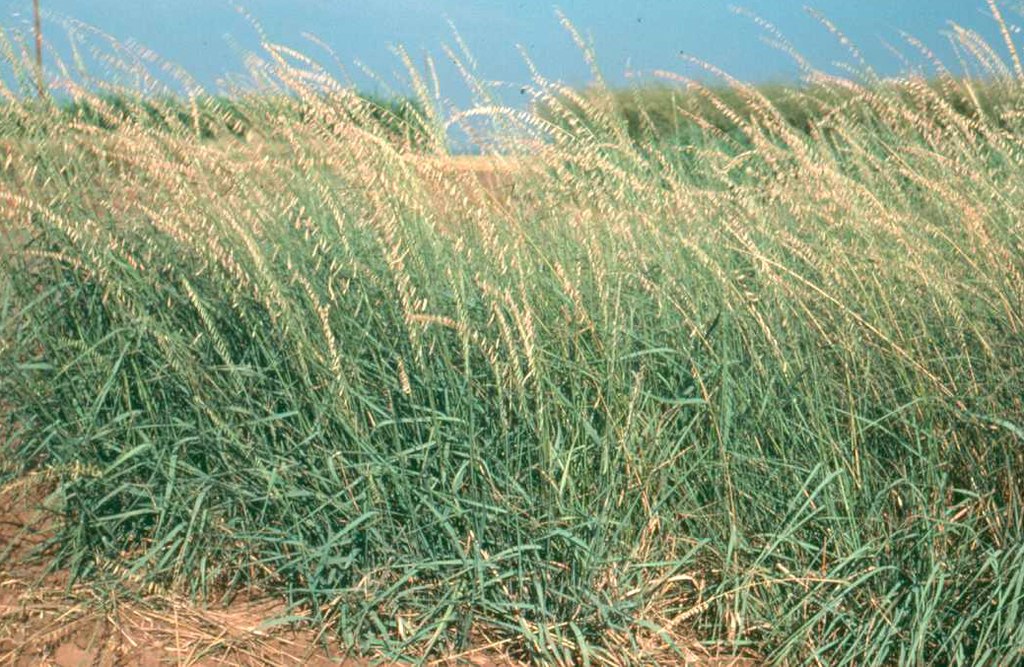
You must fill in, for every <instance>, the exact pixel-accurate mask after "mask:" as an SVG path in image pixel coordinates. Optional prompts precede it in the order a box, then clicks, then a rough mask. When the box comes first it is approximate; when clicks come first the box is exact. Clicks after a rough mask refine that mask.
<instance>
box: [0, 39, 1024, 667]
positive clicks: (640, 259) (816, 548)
mask: <svg viewBox="0 0 1024 667" xmlns="http://www.w3.org/2000/svg"><path fill="white" fill-rule="evenodd" d="M962 38H963V39H965V40H966V39H968V37H966V36H962ZM267 48H268V49H269V51H270V52H271V54H272V55H277V56H280V57H277V58H272V59H271V61H272V70H270V73H272V74H273V75H274V77H275V80H276V81H277V83H278V85H279V86H281V87H285V88H287V89H289V90H290V91H291V93H292V95H293V96H294V99H296V100H299V101H300V102H301V105H302V111H303V113H302V114H301V115H288V116H282V115H280V114H275V113H270V112H269V111H268V112H267V113H262V114H260V113H251V114H250V115H249V122H250V123H251V124H252V125H251V126H252V127H253V128H254V133H253V134H252V135H251V136H250V138H249V140H247V141H241V140H232V139H230V138H229V139H227V140H225V141H219V142H210V141H203V140H202V136H201V134H202V133H201V132H197V131H196V127H195V125H194V124H190V123H176V124H168V125H167V126H166V127H153V126H151V125H148V124H147V123H146V122H143V120H142V119H141V118H140V117H138V116H133V115H130V114H129V115H126V116H124V117H123V118H122V119H121V120H119V122H118V123H117V124H116V126H114V127H113V128H112V129H100V128H97V127H96V126H95V124H92V123H86V122H82V121H80V120H77V119H75V118H74V117H69V116H67V115H61V114H55V113H53V112H52V111H49V110H48V109H52V108H51V107H40V106H38V105H36V104H35V103H33V102H29V101H24V102H23V101H18V100H12V101H11V102H10V103H9V107H8V112H9V113H10V114H11V115H12V116H14V117H17V118H18V119H19V122H26V123H30V124H32V123H36V124H38V127H39V128H41V129H42V128H45V131H40V132H37V133H35V134H34V135H33V136H32V138H31V140H27V139H25V140H15V139H10V140H5V141H6V143H4V144H3V148H2V150H3V151H4V152H3V153H2V154H0V166H2V172H0V203H2V208H0V211H2V213H0V220H2V224H3V230H4V235H3V237H0V238H2V240H0V244H3V246H4V249H3V254H2V258H0V396H2V399H0V403H2V412H3V414H2V419H3V425H2V427H0V432H3V431H6V432H7V433H8V434H9V438H8V441H7V443H6V444H4V445H3V449H2V450H0V452H2V454H0V471H2V477H0V481H2V482H3V483H4V484H5V485H6V488H7V489H8V490H10V489H13V488H15V487H17V488H21V489H24V488H25V487H35V488H38V489H40V490H41V491H44V492H45V493H47V494H48V496H47V499H46V504H47V506H49V507H50V508H52V509H53V511H54V512H55V514H56V516H57V518H58V519H59V521H58V524H57V532H56V533H55V535H54V536H53V538H52V540H51V548H52V550H51V551H50V553H51V554H52V559H53V566H54V567H65V568H70V570H71V571H72V572H73V573H74V575H75V576H76V577H85V578H94V579H96V580H97V581H100V582H108V583H109V582H112V581H115V582H116V581H121V582H131V583H132V586H133V590H141V589H140V588H139V585H144V587H145V588H146V589H148V590H151V591H159V590H175V591H185V592H188V593H190V594H193V595H195V596H197V597H199V598H204V599H214V600H216V599H230V598H231V597H232V596H234V595H236V594H238V593H241V592H246V591H256V592H258V593H260V594H267V595H273V596H280V597H282V598H284V599H285V600H287V602H288V603H289V605H290V606H289V609H290V613H291V614H293V616H291V617H289V618H286V619H282V620H283V621H303V622H310V623H313V624H316V625H318V626H320V627H323V628H326V629H327V631H329V632H330V633H333V634H334V635H336V636H337V637H339V638H340V639H341V640H342V641H343V642H345V644H346V645H348V646H351V647H353V650H357V651H359V652H367V653H377V654H379V655H383V656H387V657H391V658H399V657H403V656H405V657H412V658H418V657H422V656H428V655H434V654H439V653H440V654H444V653H451V652H457V651H459V650H461V649H463V648H465V647H467V646H470V645H483V644H488V643H493V644H494V645H495V646H497V647H499V648H500V650H503V651H506V652H508V653H509V654H511V655H517V656H520V657H522V658H524V659H529V660H536V661H539V662H546V663H548V662H549V663H561V664H574V663H583V664H613V663H622V662H639V661H641V660H664V661H666V662H673V661H679V660H682V659H685V658H688V657H693V656H694V655H699V654H700V653H701V652H704V651H716V650H724V651H729V652H748V653H750V654H753V655H759V656H761V657H764V658H766V659H768V660H770V661H774V662H780V663H787V664H790V663H792V664H805V663H806V664H835V665H844V664H856V665H865V664H921V663H925V662H927V663H948V664H972V665H979V664H992V665H1001V664H1009V663H1012V662H1014V661H1016V660H1020V659H1021V658H1022V656H1024V653H1022V651H1024V543H1022V541H1021V536H1022V530H1024V523H1022V522H1024V498H1022V491H1021V489H1022V488H1024V484H1022V482H1024V480H1022V475H1024V404H1022V396H1024V377H1022V371H1021V369H1022V368H1024V276H1022V273H1024V230H1022V223H1021V217H1020V213H1019V211H1021V210H1024V176H1022V174H1024V170H1022V167H1024V134H1022V130H1024V125H1022V119H1021V116H1020V114H1019V109H1020V108H1021V103H1022V101H1024V88H1022V87H1021V84H1020V82H1019V81H1018V80H1017V79H1015V78H1013V75H1006V76H1004V77H1003V78H1002V79H1000V81H1002V82H1003V88H1002V89H1001V91H1002V92H1001V94H1000V95H999V96H998V98H994V99H993V98H986V99H981V98H982V97H985V96H986V95H987V91H988V90H989V88H987V87H986V86H976V85H975V83H974V82H973V81H972V80H971V79H963V78H953V77H944V78H942V79H941V83H942V86H940V87H936V86H932V85H928V84H927V82H925V81H923V80H919V79H914V78H908V79H906V80H904V81H903V82H902V83H901V84H900V85H899V86H895V85H893V86H873V85H870V82H868V83H862V82H859V81H857V80H853V79H851V80H836V79H832V80H831V81H830V83H829V84H828V85H829V86H831V87H832V88H830V90H833V89H834V90H835V94H836V97H835V100H836V101H835V102H834V103H833V102H832V101H830V100H831V99H833V98H830V97H829V96H828V95H822V97H821V104H823V105H826V106H827V113H823V114H821V119H820V120H818V121H815V122H813V123H812V126H811V127H809V128H808V129H807V131H806V132H796V131H794V130H793V128H792V126H791V125H790V124H788V123H786V122H785V121H784V119H783V118H782V117H781V114H780V113H779V110H778V109H777V107H776V106H775V105H774V104H773V103H772V101H770V100H768V99H766V98H764V97H763V96H762V95H761V94H760V93H759V92H758V91H757V90H756V89H753V88H750V87H747V86H744V85H743V84H740V83H733V84H732V90H733V91H734V94H735V95H737V96H738V97H740V98H742V99H744V100H746V102H747V106H748V108H749V114H748V115H747V116H745V117H744V116H740V115H736V117H735V119H734V123H735V126H736V128H737V130H738V131H739V132H740V133H741V134H742V137H743V141H742V142H737V141H736V139H735V138H733V137H730V136H729V135H728V134H725V133H722V132H721V131H719V129H718V128H716V127H715V126H714V124H712V123H705V124H701V123H699V122H698V123H697V126H698V128H699V133H697V134H696V135H695V136H694V140H693V141H689V142H686V143H685V144H674V145H672V144H670V145H665V144H662V145H659V146H657V147H655V145H654V142H653V141H652V142H648V143H645V142H643V141H637V140H636V138H635V135H631V133H630V132H629V128H628V124H627V122H626V121H625V120H624V119H623V117H622V116H621V115H619V114H616V113H615V112H614V110H613V109H611V108H610V107H608V106H607V105H603V104H602V103H601V101H600V100H597V101H595V100H592V99H587V97H586V96H582V95H573V94H572V91H568V90H567V89H565V88H563V87H561V86H559V85H557V84H554V83H551V82H548V81H546V80H545V79H543V78H542V77H541V76H540V75H539V74H538V75H537V78H536V80H535V81H534V82H533V86H532V89H531V90H532V92H533V94H534V96H535V97H536V99H537V100H538V101H539V102H540V103H543V104H546V105H548V108H549V109H550V110H551V113H553V114H555V116H559V115H560V116H561V117H564V118H566V119H567V123H566V125H565V127H560V126H559V124H558V123H554V122H550V121H549V120H545V119H544V118H541V117H538V116H535V115H531V114H529V113H525V112H521V111H517V110H515V109H504V108H501V107H499V106H488V107H481V108H479V109H477V110H475V111H473V112H471V113H467V114H463V116H462V118H478V117H484V118H487V119H491V120H493V121H494V125H495V127H502V128H507V134H506V135H503V137H499V139H500V140H501V141H503V142H504V144H505V145H506V148H510V149H512V148H515V146H516V145H518V144H517V142H519V141H521V140H522V139H523V138H526V139H528V140H529V141H528V142H526V144H524V145H529V146H536V145H537V141H538V140H542V144H543V147H542V148H541V149H539V150H538V149H535V148H534V149H530V150H529V151H528V150H526V149H524V150H522V151H520V153H519V154H518V156H517V155H516V154H515V153H514V152H512V153H511V154H509V155H507V156H506V157H505V158H504V159H506V160H507V161H509V162H510V163H511V164H512V165H513V166H514V169H513V170H511V173H513V174H514V179H515V189H514V192H513V194H512V195H511V196H510V197H507V198H497V197H492V196H489V193H488V192H486V191H483V190H481V186H480V185H479V183H478V182H477V181H476V180H475V179H473V178H470V177H462V176H459V175H458V174H454V175H453V174H451V173H450V172H449V171H447V170H445V169H444V167H443V161H442V162H439V161H436V160H433V161H431V160H424V159H422V155H419V154H417V153H410V152H408V151H405V150H404V149H402V148H399V147H397V146H396V144H395V143H394V142H392V141H390V140H388V137H389V136H391V135H390V134H389V132H388V131H387V128H384V127H379V124H378V123H377V122H376V121H375V120H374V119H373V118H372V116H371V115H370V114H369V113H368V112H367V111H366V110H365V109H364V108H363V107H362V106H361V103H360V102H359V98H358V96H355V95H353V94H352V93H351V92H349V91H347V90H345V89H344V88H342V87H340V86H337V85H334V84H332V83H331V81H330V80H329V79H328V78H326V75H325V74H324V73H323V72H322V71H320V70H318V69H316V68H315V66H314V65H312V64H310V63H308V62H298V63H297V64H296V61H295V60H294V59H291V58H289V59H286V58H285V57H283V55H282V52H281V51H280V50H278V49H277V47H274V46H272V45H268V46H267ZM968 52H970V50H968ZM985 53H986V54H987V52H985ZM986 57H987V56H986ZM989 66H990V67H992V68H995V67H996V66H995V65H994V64H992V63H989ZM994 72H995V75H999V76H1002V75H1001V74H1000V71H999V70H998V69H997V68H996V69H994ZM311 80H313V81H315V83H316V85H315V86H314V85H313V84H311V83H310V81H311ZM822 85H825V84H822ZM689 86H690V90H691V91H697V92H698V93H700V94H703V95H706V96H708V99H709V100H712V102H711V103H712V104H713V105H714V106H715V107H716V108H720V110H722V111H723V112H724V109H725V107H726V106H727V105H724V104H723V105H721V106H720V105H719V104H717V103H715V102H714V101H713V99H714V95H715V92H714V91H713V90H710V89H703V88H699V87H698V84H696V83H693V82H690V83H689ZM325 91H328V92H327V93H325ZM80 94H81V95H89V94H88V93H85V92H81V91H80ZM610 94H611V93H610V92H609V93H608V95H610ZM951 96H955V98H956V99H962V98H965V99H969V100H977V106H978V107H979V108H984V107H985V105H990V104H991V105H995V107H994V108H996V110H997V112H998V118H999V121H998V122H996V121H995V120H993V115H992V114H991V113H988V112H986V113H965V112H964V111H963V110H961V109H960V108H959V107H957V106H956V105H955V104H953V103H952V102H951ZM566 99H571V101H572V104H571V108H570V105H569V103H568V102H565V100H566ZM85 101H87V102H89V103H90V104H92V105H94V106H96V105H98V104H100V103H102V99H101V98H99V97H95V96H94V97H88V98H85ZM424 103H425V104H429V100H426V101H425V102H424ZM152 104H153V105H154V106H155V107H156V108H157V109H162V108H166V109H168V110H171V109H176V108H177V107H176V106H174V105H173V104H171V105H170V106H167V107H163V106H161V105H164V104H165V103H164V102H159V101H153V102H152ZM97 108H101V107H98V106H97ZM256 108H257V109H259V107H256ZM266 108H267V109H268V110H269V109H270V107H269V106H268V107H266ZM581 113H582V114H583V115H584V117H585V119H586V121H587V122H586V123H576V122H574V121H573V118H574V117H578V116H579V115H580V114H581ZM353 118H358V119H361V120H360V122H354V120H353ZM430 118H437V116H436V115H434V114H433V112H431V114H427V115H425V117H424V122H427V123H430V122H432V121H431V120H430ZM698 119H699V117H698ZM566 128H568V129H566ZM440 132H441V130H440V129H437V130H436V133H435V134H434V136H435V137H437V136H440ZM432 145H434V146H435V150H437V151H440V150H441V148H440V142H437V143H435V144H432Z"/></svg>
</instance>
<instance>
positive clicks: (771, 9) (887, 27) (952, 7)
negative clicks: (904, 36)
mask: <svg viewBox="0 0 1024 667" xmlns="http://www.w3.org/2000/svg"><path fill="white" fill-rule="evenodd" d="M238 1H239V2H240V3H241V4H243V5H244V6H245V8H246V9H247V10H248V11H249V12H250V13H251V15H252V16H253V17H254V18H256V19H257V20H258V21H259V22H260V23H261V24H262V26H263V28H264V29H265V31H266V34H267V36H268V38H269V39H271V40H272V41H275V42H279V43H282V44H285V45H288V46H291V47H293V48H296V49H298V50H300V51H302V52H304V53H308V54H309V55H312V56H314V57H316V58H318V59H320V60H321V61H323V62H330V58H329V57H328V56H327V55H326V54H325V53H324V52H323V51H322V50H321V49H320V47H318V46H316V45H314V44H312V43H311V42H309V41H307V39H306V38H304V37H303V33H312V34H314V35H316V36H317V37H318V38H320V39H321V40H323V41H324V42H326V43H327V44H329V45H330V46H331V47H332V48H333V49H334V50H335V51H336V52H337V56H338V58H339V60H340V61H341V62H342V63H343V64H344V65H346V69H347V70H348V71H349V72H350V73H351V74H352V80H353V81H354V82H355V83H356V84H358V85H360V86H361V87H363V88H370V89H374V88H377V89H378V92H384V91H383V88H382V87H381V84H379V83H375V82H373V81H372V80H371V79H369V78H367V77H365V76H364V75H363V74H362V73H361V72H360V70H359V68H358V67H354V66H353V63H355V62H356V61H359V62H361V63H363V64H365V66H366V67H368V68H370V69H371V70H373V71H375V72H377V73H378V74H380V76H381V79H382V80H383V81H384V82H387V83H388V84H396V82H399V83H397V84H396V85H397V87H398V88H399V90H402V87H401V83H400V81H401V80H402V79H403V78H404V75H403V73H402V72H403V68H402V66H401V64H400V62H399V61H398V59H397V58H396V57H395V55H394V54H393V53H392V51H391V48H390V47H391V46H392V45H394V44H403V45H404V46H405V47H406V48H407V49H408V51H409V53H410V55H411V56H412V57H413V59H414V61H415V62H416V63H417V64H420V63H422V62H423V56H424V54H426V53H429V54H432V55H433V56H434V57H435V58H436V59H437V61H438V63H439V73H440V78H441V83H442V92H443V93H444V94H445V96H447V97H449V98H451V99H453V100H455V101H456V102H457V103H465V102H467V101H468V96H467V95H466V93H465V87H464V86H463V85H462V84H461V83H460V82H459V78H458V75H457V74H456V73H455V70H454V68H452V67H450V66H447V65H446V63H445V57H444V54H443V51H442V50H441V45H442V44H444V43H447V44H453V42H454V40H453V35H452V32H451V29H450V27H449V25H448V23H447V19H450V20H451V21H452V22H453V23H454V24H455V25H456V26H457V27H458V29H459V31H460V32H461V34H462V36H463V38H464V39H465V41H466V43H467V44H468V45H469V47H470V49H471V50H472V51H473V52H474V54H475V56H476V58H477V60H478V62H479V70H478V72H479V73H480V74H481V75H482V76H484V77H486V78H488V79H493V80H499V81H504V82H508V84H509V88H510V90H515V89H516V88H517V87H518V85H519V84H521V83H523V82H525V81H527V80H528V78H529V72H528V70H527V68H526V66H525V64H524V62H523V59H522V57H521V56H520V54H519V52H518V50H517V45H522V46H523V47H524V48H525V49H526V51H527V52H528V53H529V55H530V56H531V57H532V58H533V59H534V60H535V61H536V63H537V64H538V66H539V68H540V70H541V72H542V73H543V74H544V75H545V76H547V77H548V78H551V79H560V80H564V81H566V82H568V83H571V84H577V85H578V84H584V83H586V82H588V81H589V80H590V75H589V70H588V68H587V66H586V63H585V62H584V61H583V58H582V57H581V55H580V53H579V50H578V48H577V47H576V46H575V45H574V44H573V42H572V40H571V39H570V37H569V36H568V35H567V33H566V31H565V30H564V29H563V28H562V27H561V26H560V25H559V22H558V20H557V18H556V16H555V9H556V4H554V3H549V2H547V1H545V0H529V1H522V2H518V1H499V0H486V1H480V0H476V1H473V0H432V1H431V0H422V1H417V0H358V1H356V0H287V1H286V0H238ZM233 4H234V3H233V2H229V0H42V5H43V8H44V10H45V11H46V19H45V21H44V24H45V31H46V34H47V36H48V38H50V39H51V40H52V41H53V42H54V43H55V44H56V45H57V47H56V48H57V51H58V52H61V53H65V52H66V50H65V48H64V47H62V46H60V44H61V43H62V35H63V34H64V32H65V29H64V28H63V27H62V25H61V23H62V20H63V19H64V18H65V17H72V18H75V19H79V20H81V21H84V22H85V23H88V24H91V25H93V26H96V27H98V28H100V29H102V30H104V31H106V32H108V33H110V34H112V35H113V36H115V37H117V38H118V39H121V40H128V39H134V40H136V41H137V42H139V43H141V44H143V45H145V46H146V47H148V48H150V49H152V50H153V51H155V52H157V53H159V54H160V55H161V56H163V57H165V58H167V59H168V60H170V61H173V62H175V63H177V64H179V65H181V66H183V67H184V68H185V69H186V70H188V71H189V72H190V73H191V74H192V75H194V76H195V77H196V78H197V79H198V80H199V81H200V82H202V83H203V84H204V85H205V86H207V87H209V88H216V86H217V81H218V80H219V79H220V77H222V76H223V75H224V74H225V73H228V72H239V71H241V70H243V65H242V53H244V52H245V51H247V50H255V49H257V48H258V38H257V36H256V31H255V29H254V28H253V27H252V25H250V24H249V23H248V22H247V21H246V20H245V18H243V17H242V15H241V14H240V13H239V12H238V11H236V10H235V9H234V8H233ZM730 4H731V3H730V2H720V1H717V0H560V1H559V2H558V4H557V7H558V8H560V9H561V10H562V11H563V12H564V13H565V14H566V15H567V16H568V18H569V19H570V20H572V21H573V23H574V24H575V25H576V26H577V27H578V28H579V29H580V30H581V31H582V32H583V33H584V34H585V35H587V36H588V37H589V38H590V39H592V40H593V42H594V45H595V47H596V50H597V54H598V59H599V62H600V64H601V66H602V69H603V70H604V72H605V74H606V76H607V78H608V79H609V80H610V81H611V82H612V83H613V84H623V83H626V82H627V76H626V73H627V72H628V71H635V72H640V73H644V72H649V71H650V70H653V69H668V70H673V71H678V72H682V73H693V72H694V70H693V68H692V67H688V66H687V65H686V64H685V63H684V62H683V61H682V60H681V59H680V58H679V53H680V52H686V53H689V54H692V55H694V56H696V57H698V58H702V59H705V60H707V61H710V62H712V63H714V64H715V65H717V66H720V67H722V68H723V69H725V70H727V71H729V72H730V73H731V74H733V75H735V76H737V77H739V78H741V79H745V80H749V81H767V80H781V79H786V78H788V77H792V76H793V75H794V73H795V70H794V68H793V66H792V62H791V61H790V60H789V59H788V58H787V57H786V56H785V55H783V54H781V53H779V52H778V51H776V50H774V49H772V48H771V47H769V46H767V45H765V44H764V43H763V41H762V40H761V37H762V36H763V35H764V33H763V31H762V30H761V29H760V28H758V27H757V26H756V25H754V23H753V22H752V21H751V20H750V19H748V18H745V17H743V16H739V15H736V14H735V13H733V12H731V11H730V9H729V5H730ZM735 4H737V5H739V6H741V7H744V8H746V9H749V10H751V11H752V12H754V13H756V14H758V15H760V16H762V17H763V18H765V19H767V20H769V21H771V22H773V23H775V24H776V25H777V26H778V27H779V28H780V29H781V31H782V32H783V33H784V34H785V35H786V37H787V38H788V39H789V41H790V42H792V43H793V44H794V45H795V46H796V47H797V50H799V51H800V52H801V53H802V54H803V55H804V56H805V57H807V58H808V59H810V60H811V61H812V63H813V64H815V65H816V66H819V67H822V68H825V69H828V68H829V67H830V63H832V62H833V61H836V60H845V61H849V56H848V54H847V53H845V52H844V50H843V49H842V47H840V46H839V44H838V43H837V40H836V39H835V38H834V37H833V36H831V35H829V33H828V32H827V31H826V30H825V29H824V28H823V27H822V26H821V25H820V23H818V22H817V21H815V20H814V19H813V18H811V17H810V16H809V15H808V14H807V13H806V12H805V11H804V10H803V5H804V4H808V5H811V6H813V7H814V8H815V9H817V10H820V11H821V12H822V13H823V14H824V15H825V16H827V17H828V18H829V19H830V20H832V21H833V22H834V23H835V24H836V25H837V26H839V27H840V28H841V29H842V30H843V31H844V32H846V33H847V34H848V35H849V36H850V37H851V38H852V39H853V40H854V41H855V42H856V43H857V45H858V46H859V47H860V48H861V50H862V51H863V52H864V54H865V57H866V58H867V60H868V61H869V62H870V63H871V64H872V65H873V66H875V67H876V68H877V69H878V70H879V71H880V72H882V73H883V74H894V73H896V72H897V71H898V70H899V69H900V65H899V61H898V59H897V58H896V57H895V56H893V55H892V54H891V53H890V52H889V51H887V49H886V47H885V46H884V45H883V40H885V41H888V42H889V43H890V44H893V45H895V46H897V47H899V48H900V49H901V50H903V51H904V52H905V53H907V54H908V55H911V56H912V60H914V61H915V62H921V59H920V57H917V56H914V55H913V49H911V48H910V47H908V46H907V45H906V44H905V43H904V42H902V41H901V37H900V30H903V31H906V32H908V33H911V34H913V35H915V36H917V37H919V38H921V39H922V40H923V41H925V42H926V43H927V44H928V45H929V46H931V47H932V48H933V49H934V50H935V51H936V52H937V53H938V54H939V55H940V56H941V57H942V58H943V59H944V60H945V61H947V62H948V63H950V64H954V65H955V62H956V61H955V56H954V54H953V52H952V50H951V49H950V48H949V47H948V45H947V42H946V40H945V38H943V37H942V36H941V34H940V33H941V32H942V31H943V30H946V29H947V28H948V21H955V22H956V23H958V24H960V25H963V26H965V27H969V28H972V29H975V30H977V31H979V32H980V33H981V34H982V35H984V36H985V37H986V38H987V39H988V40H989V42H990V43H991V44H993V46H995V47H997V49H999V51H1000V52H1001V53H1003V48H1002V43H1001V41H1000V38H999V33H998V31H997V28H996V25H995V23H994V21H993V19H992V17H991V15H990V14H989V12H988V9H987V6H986V3H985V0H885V1H882V0H806V3H805V2H801V1H799V0H745V1H744V0H735ZM1000 4H1001V6H1002V7H1003V10H1004V14H1005V16H1006V18H1007V20H1008V21H1010V22H1011V23H1021V24H1024V18H1022V16H1021V14H1020V13H1018V11H1015V9H1014V7H1015V6H1016V5H1019V4H1020V3H1019V2H1016V1H1014V2H1010V3H1008V2H1007V1H1006V0H1002V2H1001V3H1000ZM30 15H31V0H0V25H3V26H4V27H6V28H8V29H11V28H14V29H21V30H27V29H28V28H29V25H28V23H27V20H28V19H29V17H30ZM1017 37H1018V38H1020V39H1021V41H1022V45H1024V33H1022V34H1019V35H1017ZM100 74H102V71H100Z"/></svg>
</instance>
